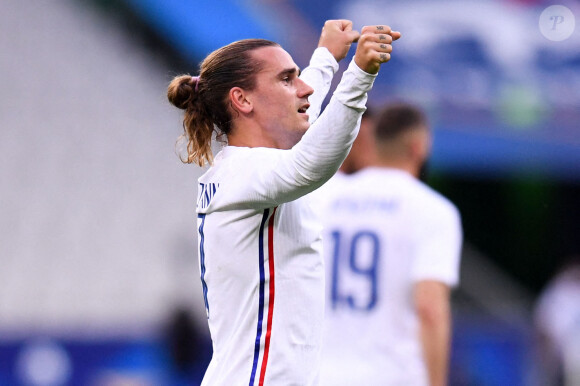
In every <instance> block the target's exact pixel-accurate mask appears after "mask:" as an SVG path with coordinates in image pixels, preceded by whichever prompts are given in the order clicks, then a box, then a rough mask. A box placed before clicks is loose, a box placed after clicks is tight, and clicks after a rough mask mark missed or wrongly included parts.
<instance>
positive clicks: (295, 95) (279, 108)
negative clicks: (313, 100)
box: [248, 47, 313, 149]
mask: <svg viewBox="0 0 580 386" xmlns="http://www.w3.org/2000/svg"><path fill="white" fill-rule="evenodd" d="M253 55H254V57H255V58H256V59H258V60H260V61H262V62H263V68H262V71H260V72H259V73H258V74H256V88H255V89H254V90H252V91H250V92H249V93H248V96H249V98H250V99H251V101H252V106H253V110H252V115H253V119H254V120H255V121H256V122H257V123H258V125H259V126H260V127H261V128H262V133H263V135H264V136H266V137H267V138H268V140H269V141H270V142H271V144H272V147H275V148H279V149H290V148H291V147H292V146H294V145H295V144H296V143H298V141H300V139H301V138H302V136H303V135H304V133H305V132H306V130H308V127H309V126H310V123H308V114H306V109H307V108H308V107H309V104H308V96H310V95H311V94H312V93H313V89H312V87H310V86H308V85H307V84H306V83H304V82H303V81H302V80H300V79H299V78H298V75H299V69H298V67H297V66H296V63H294V61H293V60H292V57H291V56H290V54H288V52H286V51H284V49H282V48H281V47H264V48H260V49H257V50H255V51H254V52H253Z"/></svg>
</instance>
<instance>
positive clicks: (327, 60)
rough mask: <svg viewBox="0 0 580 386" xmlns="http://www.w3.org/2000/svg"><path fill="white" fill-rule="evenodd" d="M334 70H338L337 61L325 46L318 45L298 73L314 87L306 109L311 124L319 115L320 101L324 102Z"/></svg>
mask: <svg viewBox="0 0 580 386" xmlns="http://www.w3.org/2000/svg"><path fill="white" fill-rule="evenodd" d="M336 71H338V62H337V61H336V59H334V56H332V54H331V53H330V51H328V49H327V48H325V47H318V48H317V49H316V50H314V53H313V54H312V58H311V59H310V64H309V66H308V67H306V68H305V69H304V70H303V71H302V73H301V74H300V79H302V80H303V81H304V82H305V83H306V84H307V85H309V86H310V87H312V88H313V89H314V92H313V93H312V95H311V96H310V97H309V98H308V102H309V103H310V107H309V108H308V110H307V111H306V112H307V113H308V121H309V122H310V123H311V124H312V123H313V122H314V121H316V119H317V118H318V116H319V115H320V110H321V109H322V102H324V98H326V94H328V91H329V90H330V84H331V83H332V78H333V76H334V74H335V73H336Z"/></svg>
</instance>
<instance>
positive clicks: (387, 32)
mask: <svg viewBox="0 0 580 386" xmlns="http://www.w3.org/2000/svg"><path fill="white" fill-rule="evenodd" d="M400 37H401V33H400V32H397V31H391V27H389V26H388V25H375V26H365V27H363V29H362V33H361V35H360V37H359V39H358V45H357V47H356V53H355V55H354V61H355V63H356V65H357V66H359V67H360V68H361V70H363V71H365V72H368V73H369V74H376V73H377V72H379V68H380V67H381V64H383V63H386V62H388V61H389V60H390V59H391V51H392V50H393V47H392V46H391V43H392V42H393V41H395V40H397V39H399V38H400Z"/></svg>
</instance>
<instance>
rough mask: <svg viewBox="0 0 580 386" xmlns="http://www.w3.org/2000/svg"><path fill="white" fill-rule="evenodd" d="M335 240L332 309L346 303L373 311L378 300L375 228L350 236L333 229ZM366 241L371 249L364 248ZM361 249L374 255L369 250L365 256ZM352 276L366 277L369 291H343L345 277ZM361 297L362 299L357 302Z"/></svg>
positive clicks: (357, 277)
mask: <svg viewBox="0 0 580 386" xmlns="http://www.w3.org/2000/svg"><path fill="white" fill-rule="evenodd" d="M332 240H333V242H334V248H333V253H332V275H331V291H330V292H331V293H330V300H331V304H332V309H336V308H338V307H340V306H341V305H346V306H347V307H349V308H352V309H353V310H357V311H370V310H372V309H373V307H374V306H375V305H376V303H377V278H378V276H377V275H378V269H377V266H378V263H379V253H380V241H379V237H378V236H377V234H376V233H375V232H373V231H369V230H364V231H359V232H356V233H355V234H354V235H353V236H352V238H350V239H349V238H348V237H346V236H344V235H343V234H342V233H341V232H340V231H338V230H335V231H333V232H332ZM365 244H366V246H367V248H365V249H364V250H363V248H362V247H363V246H364V245H365ZM361 251H364V252H367V253H368V254H370V256H368V255H367V253H365V254H364V255H362V253H361ZM345 252H346V253H348V254H346V253H345ZM369 257H370V259H369ZM347 258H348V260H347ZM369 260H370V261H369ZM349 275H350V276H352V278H353V279H354V280H359V281H360V280H365V281H366V282H367V288H368V292H367V293H366V294H362V293H356V294H354V293H350V294H348V293H343V291H341V284H340V283H341V281H342V280H341V278H342V277H344V276H349ZM357 299H359V300H358V301H357ZM360 299H363V300H364V299H366V302H362V301H361V300H360Z"/></svg>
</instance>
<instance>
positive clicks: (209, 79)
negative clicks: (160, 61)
mask: <svg viewBox="0 0 580 386" xmlns="http://www.w3.org/2000/svg"><path fill="white" fill-rule="evenodd" d="M272 46H279V45H278V44H277V43H275V42H272V41H269V40H264V39H245V40H239V41H236V42H233V43H231V44H228V45H227V46H224V47H222V48H219V49H218V50H216V51H214V52H212V53H211V54H209V55H208V56H207V57H206V58H205V60H204V61H203V62H202V63H201V66H200V73H199V77H192V76H190V75H180V76H176V77H175V78H174V79H173V80H172V81H171V83H170V84H169V87H168V88H167V99H169V102H171V104H173V105H174V106H175V107H177V108H179V109H182V110H185V114H184V117H183V131H184V133H183V135H182V136H183V137H185V138H186V139H187V159H183V158H182V159H181V160H182V162H184V163H196V164H198V165H199V166H203V165H205V164H206V163H210V164H211V163H212V161H213V154H212V151H211V139H212V134H213V133H214V131H215V132H216V136H217V137H218V138H221V137H222V136H224V135H227V134H228V133H229V132H230V131H231V122H232V118H233V117H232V109H231V105H230V103H229V91H230V90H231V89H232V87H240V88H242V89H245V90H253V89H254V88H255V86H256V74H257V73H258V72H260V71H261V69H262V66H263V63H262V62H261V61H259V60H257V59H255V58H254V56H253V55H252V51H253V50H256V49H258V48H262V47H272Z"/></svg>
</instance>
